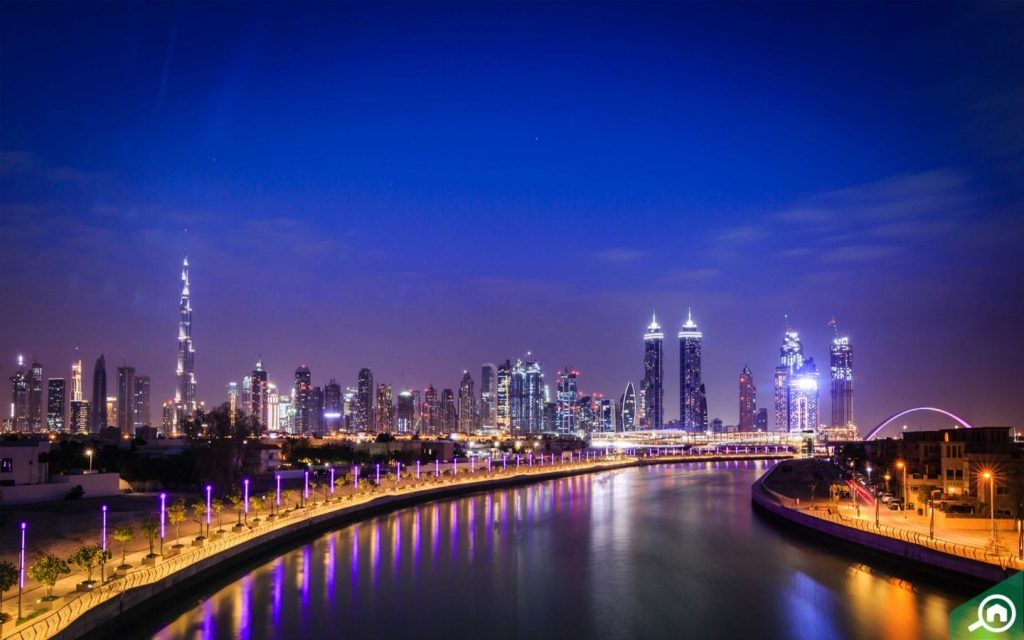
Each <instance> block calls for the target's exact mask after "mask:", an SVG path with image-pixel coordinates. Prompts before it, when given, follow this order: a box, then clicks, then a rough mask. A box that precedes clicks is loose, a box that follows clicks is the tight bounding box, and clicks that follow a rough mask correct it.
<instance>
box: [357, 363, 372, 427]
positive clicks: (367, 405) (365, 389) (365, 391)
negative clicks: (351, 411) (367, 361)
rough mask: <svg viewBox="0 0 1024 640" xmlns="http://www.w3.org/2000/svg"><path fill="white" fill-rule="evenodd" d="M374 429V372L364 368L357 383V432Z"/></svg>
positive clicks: (360, 371)
mask: <svg viewBox="0 0 1024 640" xmlns="http://www.w3.org/2000/svg"><path fill="white" fill-rule="evenodd" d="M373 427H374V420H373V371H370V369H368V368H363V369H360V370H359V377H358V379H357V381H356V431H370V430H372V429H373Z"/></svg>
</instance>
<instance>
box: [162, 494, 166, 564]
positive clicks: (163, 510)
mask: <svg viewBox="0 0 1024 640" xmlns="http://www.w3.org/2000/svg"><path fill="white" fill-rule="evenodd" d="M166 533H167V494H166V493H161V494H160V555H164V535H165V534H166Z"/></svg>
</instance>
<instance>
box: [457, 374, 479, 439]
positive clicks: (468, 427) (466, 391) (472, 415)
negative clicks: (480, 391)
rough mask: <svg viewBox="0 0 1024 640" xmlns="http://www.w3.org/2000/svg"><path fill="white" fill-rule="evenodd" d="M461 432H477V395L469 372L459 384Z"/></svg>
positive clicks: (463, 375)
mask: <svg viewBox="0 0 1024 640" xmlns="http://www.w3.org/2000/svg"><path fill="white" fill-rule="evenodd" d="M459 431H460V432H462V433H472V432H474V431H476V395H475V394H474V392H473V376H471V375H469V372H468V371H463V372H462V382H461V383H459Z"/></svg>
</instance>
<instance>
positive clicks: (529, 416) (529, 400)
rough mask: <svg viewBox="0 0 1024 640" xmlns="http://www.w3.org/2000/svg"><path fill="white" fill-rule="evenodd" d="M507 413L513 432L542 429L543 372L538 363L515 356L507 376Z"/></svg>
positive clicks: (519, 432)
mask: <svg viewBox="0 0 1024 640" xmlns="http://www.w3.org/2000/svg"><path fill="white" fill-rule="evenodd" d="M529 355H530V354H527V356H529ZM499 393H500V388H499ZM509 413H510V416H509V417H510V428H511V430H512V432H513V433H515V434H525V433H541V432H542V431H543V428H544V372H543V371H542V370H541V366H540V364H539V363H537V362H530V361H525V360H522V359H519V358H517V359H516V362H515V364H514V365H512V370H511V376H510V378H509Z"/></svg>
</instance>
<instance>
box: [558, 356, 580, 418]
mask: <svg viewBox="0 0 1024 640" xmlns="http://www.w3.org/2000/svg"><path fill="white" fill-rule="evenodd" d="M578 376H579V372H578V371H576V370H571V369H569V368H568V367H566V368H565V369H564V370H562V371H560V372H559V373H558V385H557V387H556V392H555V394H556V395H555V431H557V432H558V433H559V435H572V434H574V433H576V430H577V429H578V428H579V425H578V424H577V418H578V416H579V413H580V406H579V404H578V400H579V386H578V383H577V378H578Z"/></svg>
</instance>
